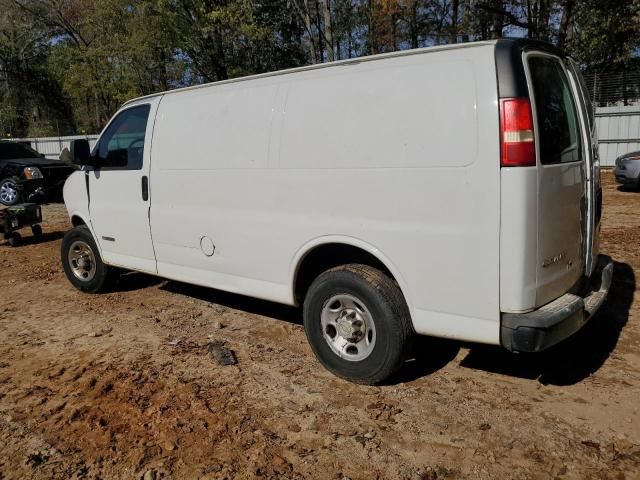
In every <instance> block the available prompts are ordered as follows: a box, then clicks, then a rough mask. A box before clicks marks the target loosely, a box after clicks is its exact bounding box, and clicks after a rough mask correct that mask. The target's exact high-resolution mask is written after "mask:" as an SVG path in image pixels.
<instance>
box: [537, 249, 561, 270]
mask: <svg viewBox="0 0 640 480" xmlns="http://www.w3.org/2000/svg"><path fill="white" fill-rule="evenodd" d="M565 258H567V252H562V253H560V254H558V255H556V256H555V257H550V258H545V259H544V260H543V261H542V268H547V267H550V266H551V265H555V264H556V263H559V262H561V261H562V260H564V259H565Z"/></svg>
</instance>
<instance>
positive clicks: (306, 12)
mask: <svg viewBox="0 0 640 480" xmlns="http://www.w3.org/2000/svg"><path fill="white" fill-rule="evenodd" d="M302 2H303V5H304V11H303V12H302V16H303V21H304V28H305V29H306V30H307V33H308V34H309V56H310V57H311V63H312V64H316V63H318V55H317V54H316V47H315V45H314V44H313V43H314V42H313V29H312V28H311V14H310V13H309V0H302Z"/></svg>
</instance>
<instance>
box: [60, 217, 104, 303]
mask: <svg viewBox="0 0 640 480" xmlns="http://www.w3.org/2000/svg"><path fill="white" fill-rule="evenodd" d="M61 257H62V266H63V268H64V273H65V274H66V275H67V278H68V279H69V281H70V282H71V283H72V284H73V286H75V287H76V288H77V289H78V290H81V291H83V292H87V293H98V292H101V291H104V290H105V289H106V287H107V286H108V280H109V279H110V273H111V272H110V268H109V267H108V266H107V265H105V264H104V262H103V261H102V258H101V257H100V252H99V250H98V247H97V245H96V243H95V241H94V240H93V235H92V234H91V231H90V230H89V228H87V227H86V226H85V225H81V226H78V227H75V228H73V229H72V230H70V231H68V232H67V233H66V235H65V236H64V239H63V240H62V249H61Z"/></svg>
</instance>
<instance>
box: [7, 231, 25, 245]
mask: <svg viewBox="0 0 640 480" xmlns="http://www.w3.org/2000/svg"><path fill="white" fill-rule="evenodd" d="M21 244H22V235H20V234H19V233H18V232H12V233H11V235H10V236H9V245H11V246H12V247H19V246H20V245H21Z"/></svg>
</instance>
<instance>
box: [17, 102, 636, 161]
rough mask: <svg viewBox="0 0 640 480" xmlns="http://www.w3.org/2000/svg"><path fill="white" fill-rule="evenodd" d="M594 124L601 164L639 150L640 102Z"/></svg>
mask: <svg viewBox="0 0 640 480" xmlns="http://www.w3.org/2000/svg"><path fill="white" fill-rule="evenodd" d="M596 126H597V128H598V137H599V143H600V163H601V165H602V166H603V167H612V166H613V165H614V163H615V160H616V158H617V157H618V156H620V155H622V154H625V153H628V152H632V151H636V150H640V106H637V105H635V106H627V107H623V106H619V107H598V108H596ZM79 138H86V139H87V140H89V144H90V145H91V147H93V145H94V144H95V142H96V140H97V139H98V136H97V135H84V136H82V135H79V136H73V137H47V138H20V139H15V140H17V141H21V142H28V143H30V144H31V146H32V147H33V148H34V149H36V150H37V151H38V152H40V153H42V154H43V155H45V156H46V157H47V158H55V159H57V158H58V157H59V155H60V152H61V151H62V150H63V149H64V148H69V143H70V142H71V140H75V139H79Z"/></svg>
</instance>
